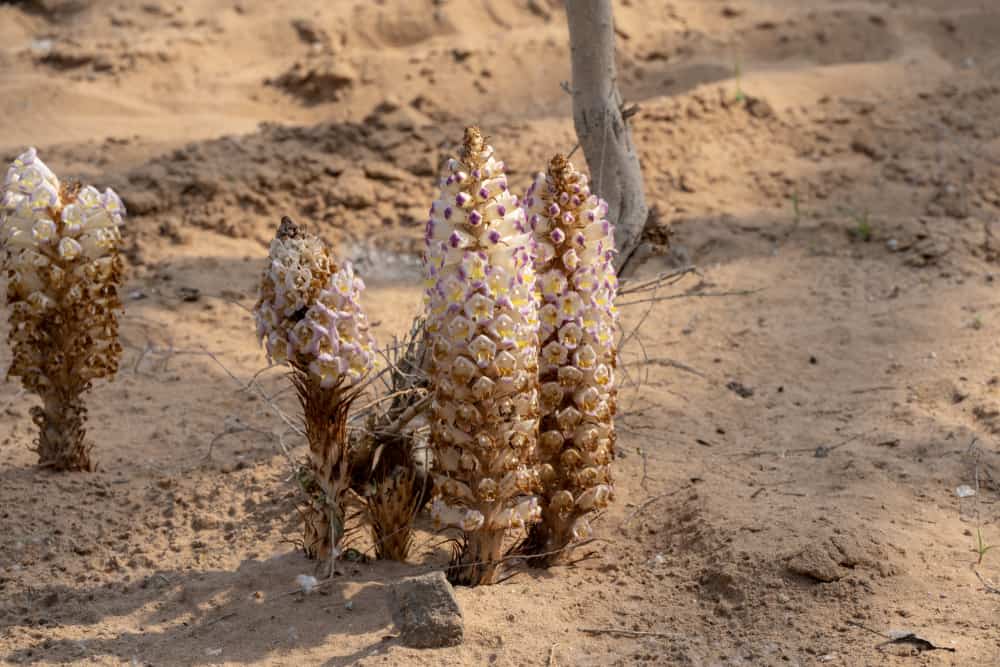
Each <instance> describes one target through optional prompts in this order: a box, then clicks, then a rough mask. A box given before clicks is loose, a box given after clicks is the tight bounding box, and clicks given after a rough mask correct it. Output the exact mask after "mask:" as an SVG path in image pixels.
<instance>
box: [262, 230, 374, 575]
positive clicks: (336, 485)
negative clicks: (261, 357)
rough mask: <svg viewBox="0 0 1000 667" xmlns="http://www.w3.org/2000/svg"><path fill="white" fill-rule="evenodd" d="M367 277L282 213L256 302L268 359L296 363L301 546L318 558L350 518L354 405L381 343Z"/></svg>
mask: <svg viewBox="0 0 1000 667" xmlns="http://www.w3.org/2000/svg"><path fill="white" fill-rule="evenodd" d="M363 290H364V283H363V282H362V281H361V279H360V278H359V277H357V276H356V275H355V274H354V270H353V269H352V267H351V265H350V264H349V263H346V264H344V265H340V264H338V263H337V262H336V260H335V259H334V258H333V256H332V253H331V252H330V250H329V248H328V247H327V246H326V244H325V243H323V241H321V240H320V239H319V238H317V237H315V236H312V235H310V234H307V233H305V232H304V231H303V230H302V229H300V228H299V227H298V226H297V225H296V224H295V223H294V222H292V220H290V219H289V218H287V217H286V218H283V219H282V221H281V226H280V227H279V228H278V233H277V236H276V237H275V239H274V240H273V241H272V242H271V248H270V253H269V256H268V264H267V267H266V269H265V270H264V275H263V277H262V278H261V282H260V296H259V299H258V301H257V305H256V307H255V308H254V315H255V319H256V322H257V335H258V336H259V337H260V339H261V340H262V341H263V343H264V347H265V348H266V350H267V355H268V358H269V359H270V360H271V361H272V362H274V363H285V364H288V365H289V366H291V368H292V374H291V377H292V382H293V384H294V386H295V389H296V392H297V393H298V398H299V402H300V404H301V406H302V411H303V421H304V423H305V433H306V439H307V440H308V442H309V465H308V466H306V467H304V468H302V469H301V470H300V480H299V481H300V483H301V484H302V487H303V489H304V490H305V491H306V493H307V495H308V496H309V498H310V501H309V503H308V504H307V505H306V507H305V508H304V509H303V511H302V515H303V521H304V528H303V545H304V547H305V551H306V554H307V555H308V556H310V557H312V558H319V559H328V558H329V559H331V560H335V559H336V557H337V555H339V549H340V541H341V538H342V537H343V535H344V531H345V524H346V507H347V504H348V501H349V494H350V492H351V474H352V457H351V453H350V447H349V442H348V437H347V419H348V412H349V410H350V408H351V404H352V403H353V402H354V400H355V399H356V398H357V396H358V394H359V392H360V391H361V389H362V387H363V383H364V380H365V379H366V378H367V377H368V375H369V373H370V372H371V371H372V369H373V368H374V367H375V354H376V352H375V342H374V339H373V338H372V336H371V334H370V333H369V331H368V320H367V317H366V316H365V312H364V310H363V309H362V307H361V300H360V297H361V292H362V291H363Z"/></svg>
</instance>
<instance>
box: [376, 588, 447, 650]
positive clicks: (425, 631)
mask: <svg viewBox="0 0 1000 667" xmlns="http://www.w3.org/2000/svg"><path fill="white" fill-rule="evenodd" d="M389 606H390V608H391V609H392V618H393V621H395V623H396V627H397V628H398V629H399V640H400V642H401V643H402V644H403V646H408V647H410V648H441V647H444V646H457V645H459V644H461V643H462V641H463V639H464V636H465V622H464V620H463V618H462V610H461V608H459V606H458V600H456V599H455V590H454V589H453V588H452V587H451V584H449V583H448V579H447V578H446V577H445V575H444V572H441V571H438V572H432V573H430V574H425V575H421V576H419V577H410V578H408V579H403V580H402V581H399V582H396V583H395V584H393V585H392V586H391V588H390V589H389Z"/></svg>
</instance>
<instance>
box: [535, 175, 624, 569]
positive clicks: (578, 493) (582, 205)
mask: <svg viewBox="0 0 1000 667" xmlns="http://www.w3.org/2000/svg"><path fill="white" fill-rule="evenodd" d="M532 187H533V191H534V192H538V193H544V194H542V195H539V196H538V197H536V199H537V201H534V202H532V204H531V206H530V208H529V210H528V213H529V216H530V219H531V220H532V221H535V218H536V216H537V217H538V220H537V222H535V224H534V226H533V229H534V230H535V238H536V241H537V244H538V254H537V258H536V261H535V270H536V272H537V273H538V275H539V277H540V278H539V281H538V286H539V290H540V296H541V300H542V306H541V308H540V310H539V316H540V320H541V330H542V331H543V332H544V339H543V340H541V341H540V348H539V349H540V350H541V351H542V354H541V355H540V359H539V378H540V380H541V381H542V382H543V385H542V387H543V400H542V405H541V408H542V419H541V426H540V435H539V443H540V445H539V450H540V451H541V452H542V462H543V464H544V465H546V466H550V469H551V470H552V471H553V474H552V475H550V476H549V477H548V478H547V482H546V483H545V486H544V497H545V498H544V502H543V520H542V523H541V524H538V525H537V527H536V528H535V530H534V532H533V538H532V539H531V540H530V543H531V544H532V545H533V548H534V549H535V553H536V554H545V553H551V552H553V551H562V550H563V549H564V548H565V547H566V546H567V545H568V544H569V543H570V542H572V541H574V540H577V539H580V538H581V537H582V536H584V535H586V534H588V532H589V524H588V523H587V515H588V514H590V513H592V512H593V511H595V510H597V509H599V508H601V507H603V506H604V505H605V504H607V502H608V501H609V500H610V499H611V497H612V489H613V487H612V483H611V468H610V463H611V460H612V458H613V448H614V421H613V418H614V402H615V401H614V396H615V388H614V382H613V372H612V371H613V369H614V367H615V361H616V359H615V347H614V341H613V339H614V335H613V332H614V330H615V327H616V324H617V322H616V318H617V313H616V311H615V309H614V303H613V302H614V297H615V290H616V286H617V280H616V278H615V269H614V265H613V264H612V262H611V259H610V257H609V255H613V253H610V252H609V251H608V249H609V248H613V244H614V237H613V233H612V232H613V230H612V228H611V225H610V223H608V222H607V220H606V219H605V214H606V211H607V205H606V204H605V203H604V202H603V201H601V200H599V199H597V198H596V197H592V196H591V195H590V191H589V188H588V187H587V180H586V176H584V175H583V174H581V173H580V172H578V171H576V170H575V169H574V168H573V167H572V165H570V164H569V163H568V161H566V160H565V159H564V158H562V157H560V156H557V157H556V158H553V160H552V162H551V164H550V166H549V170H548V173H543V174H539V176H538V177H536V179H535V182H534V183H533V186H532ZM598 221H600V223H601V224H599V225H598V224H596V223H597V222H598ZM567 238H572V239H573V244H572V246H571V247H566V246H565V245H562V244H563V243H564V242H565V240H566V239H567ZM549 242H551V244H552V245H550V244H549ZM553 246H554V247H553ZM581 258H587V259H586V261H583V260H582V259H581ZM569 350H572V351H573V354H567V352H568V351H569Z"/></svg>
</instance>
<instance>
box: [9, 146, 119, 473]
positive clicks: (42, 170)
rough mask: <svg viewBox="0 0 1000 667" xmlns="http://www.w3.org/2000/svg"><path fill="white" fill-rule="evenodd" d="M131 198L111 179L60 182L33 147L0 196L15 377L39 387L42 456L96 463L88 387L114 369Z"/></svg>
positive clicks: (65, 464)
mask: <svg viewBox="0 0 1000 667" xmlns="http://www.w3.org/2000/svg"><path fill="white" fill-rule="evenodd" d="M124 215H125V208H124V207H123V206H122V202H121V199H119V198H118V195H116V194H115V193H114V192H113V191H112V190H111V189H107V190H105V191H104V192H103V193H102V192H99V191H98V190H97V189H96V188H93V187H91V186H89V185H88V186H86V187H80V186H79V185H78V184H77V185H66V184H62V183H60V182H59V179H58V178H56V176H55V174H53V173H52V171H51V170H50V169H49V168H48V167H47V166H46V165H45V163H43V162H42V161H41V160H40V159H39V158H38V154H37V153H36V151H35V149H34V148H31V149H28V150H27V151H26V152H25V153H23V154H22V155H20V156H19V157H18V158H17V159H15V160H14V163H13V164H12V165H11V166H10V169H9V170H8V171H7V177H6V180H5V181H4V188H3V199H2V203H0V247H2V250H3V267H4V269H5V270H6V273H7V278H8V284H7V303H8V304H9V305H10V343H11V347H12V348H13V359H12V361H11V364H10V368H9V369H8V371H7V375H8V376H9V377H19V378H21V383H22V384H23V386H24V388H25V389H27V390H28V391H30V392H33V393H35V394H38V396H39V397H40V398H41V399H42V405H40V406H35V407H33V408H32V409H31V416H32V419H33V420H34V422H35V424H36V425H37V426H38V428H39V435H38V440H37V442H36V446H37V452H38V463H39V465H41V466H44V467H50V468H53V469H55V470H93V469H94V464H93V461H92V460H91V458H90V451H91V449H92V447H93V445H91V444H89V443H88V442H87V441H86V431H85V421H86V416H87V409H86V407H85V406H84V403H83V393H84V392H85V391H87V390H88V389H89V388H90V386H91V383H92V382H93V381H94V380H96V379H99V378H106V377H111V376H113V375H114V374H115V372H116V371H117V370H118V359H119V357H120V356H121V351H122V348H121V344H120V343H119V341H118V312H119V311H120V310H121V307H122V304H121V301H120V300H119V298H118V287H119V286H120V284H121V279H122V271H123V263H122V258H121V256H120V255H119V246H120V244H121V233H120V231H119V229H118V228H119V226H120V225H121V224H122V217H123V216H124Z"/></svg>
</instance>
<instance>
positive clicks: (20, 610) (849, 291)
mask: <svg viewBox="0 0 1000 667" xmlns="http://www.w3.org/2000/svg"><path fill="white" fill-rule="evenodd" d="M556 4H557V3H549V2H545V1H535V2H523V1H521V0H492V1H488V0H484V1H483V2H478V1H477V2H472V1H469V2H459V1H458V0H451V1H448V2H445V1H439V2H433V3H430V2H423V1H420V2H404V1H403V0H383V1H381V2H365V3H362V2H319V1H316V0H311V1H303V0H299V1H297V2H291V1H287V0H283V1H270V0H269V1H264V0H237V1H236V2H215V1H210V0H195V1H192V2H184V3H181V2H177V3H166V2H162V1H159V0H153V1H145V2H138V1H133V0H117V1H115V2H110V1H108V2H105V1H102V0H89V1H88V0H34V1H26V2H14V3H11V2H0V157H2V158H3V160H4V161H7V160H9V159H10V158H12V157H13V156H14V155H16V154H17V153H18V152H20V151H21V150H23V149H24V148H25V147H26V146H28V145H36V146H38V148H39V149H40V150H41V152H42V155H43V157H44V158H45V159H46V160H47V161H48V162H49V163H50V164H51V165H52V166H53V167H54V168H56V170H57V171H58V172H59V173H60V174H62V175H63V176H66V177H69V176H79V177H81V178H84V179H86V180H88V181H93V182H94V183H95V184H98V185H104V184H111V185H113V186H114V187H115V188H116V189H117V190H118V191H119V192H120V193H121V194H122V196H123V197H124V198H125V200H126V203H127V204H128V206H129V208H130V211H131V213H132V215H131V217H130V218H129V220H128V226H127V236H128V238H127V244H128V257H129V263H130V269H129V277H128V285H127V287H126V290H125V293H126V295H127V299H126V301H127V304H126V307H127V312H126V314H125V316H124V320H123V337H124V339H125V344H126V352H125V357H124V359H123V364H122V369H121V372H120V373H119V375H118V377H117V378H115V380H114V381H113V382H110V383H107V382H105V383H101V384H100V385H99V386H98V387H96V388H95V390H94V391H93V393H92V394H91V396H90V398H89V405H90V407H91V420H90V433H91V436H92V438H93V440H94V442H95V443H96V452H95V454H96V458H97V460H98V462H99V464H100V470H99V471H98V472H96V473H94V474H88V475H63V476H57V475H53V474H49V473H46V472H39V471H37V470H36V469H34V468H33V467H32V463H33V456H32V454H31V452H29V451H28V449H27V448H28V445H29V444H30V443H31V440H32V435H33V434H32V428H33V427H32V426H31V424H30V420H29V417H28V409H29V407H30V405H31V404H32V403H31V399H30V397H27V396H25V395H23V394H22V393H20V391H19V386H18V385H17V384H15V383H3V384H0V663H4V664H7V663H10V664H21V663H34V664H57V663H58V664H62V663H76V662H80V663H86V664H102V665H119V664H132V665H216V664H227V665H240V664H255V665H257V664H259V665H265V664H266V665H353V664H358V665H362V664H364V665H375V664H392V665H396V664H399V665H403V664H406V665H411V664H412V665H465V664H468V665H484V664H495V665H631V664H657V665H852V666H853V665H996V664H1000V630H998V619H1000V590H998V589H997V588H993V589H991V588H990V587H989V585H988V584H987V583H984V580H985V581H992V582H1000V551H998V550H995V551H989V552H987V553H985V555H984V557H983V559H982V563H981V564H980V565H979V566H978V568H974V565H975V563H976V561H977V559H978V556H977V554H976V552H975V549H974V546H975V543H976V535H977V531H981V534H982V537H983V540H984V541H985V543H986V544H997V545H1000V523H998V518H1000V512H998V505H997V503H998V501H1000V449H998V445H997V434H998V433H1000V401H998V391H1000V389H998V385H1000V379H998V374H1000V370H998V369H997V368H996V367H994V366H993V362H994V361H995V360H996V359H997V358H998V352H1000V350H998V343H997V335H996V332H997V330H998V328H1000V300H998V299H997V296H996V281H995V278H994V276H995V273H996V272H997V263H998V261H1000V245H998V244H1000V241H998V240H997V239H996V238H994V232H993V231H992V229H993V228H992V227H991V225H992V223H993V221H994V220H995V218H996V217H997V213H998V209H1000V114H998V109H1000V84H998V79H1000V46H998V45H997V40H996V35H997V34H998V33H1000V8H998V7H996V5H995V3H993V2H990V1H989V0H948V1H947V2H946V1H944V0H906V1H905V2H895V1H891V0H885V1H883V0H853V1H839V0H838V1H834V0H796V1H790V0H762V1H757V2H752V1H750V0H727V1H726V2H719V1H716V0H674V1H672V2H662V1H661V2H656V1H653V0H632V1H630V2H626V1H624V0H622V1H621V2H619V3H617V7H616V11H617V14H618V24H619V26H618V33H619V39H620V54H619V60H620V69H621V83H622V87H623V89H624V91H625V94H626V95H627V97H628V99H629V100H630V101H634V102H638V103H640V105H641V107H642V110H641V113H640V114H639V115H638V116H637V117H636V118H635V119H634V125H633V128H634V133H635V138H636V141H637V143H638V146H639V149H640V152H641V154H642V159H643V167H644V170H645V176H646V186H647V196H648V199H649V200H650V202H651V203H654V204H655V205H656V206H657V208H658V212H659V217H658V220H659V222H658V223H656V224H653V225H652V226H651V227H650V229H649V230H648V233H647V241H646V244H645V245H644V247H643V250H642V257H643V258H645V260H644V262H643V263H642V265H641V266H639V267H638V268H637V269H636V270H635V274H636V276H637V277H643V276H651V275H655V274H656V273H658V272H661V271H666V270H671V269H676V268H678V267H680V266H684V265H686V264H689V263H690V264H694V265H695V266H697V267H698V273H697V274H690V275H688V276H686V277H685V278H684V279H683V280H682V281H681V282H679V283H677V284H676V285H674V286H672V287H669V288H665V289H663V290H661V291H659V292H658V293H657V296H684V297H685V298H675V299H668V300H657V301H653V302H649V303H633V304H631V305H628V303H627V302H625V301H624V300H623V311H624V313H625V318H624V328H625V331H626V332H627V333H629V332H635V333H634V335H632V336H631V337H630V339H629V341H628V342H627V343H626V345H625V347H624V350H623V360H622V361H623V366H624V368H625V370H626V371H627V373H626V374H625V383H624V384H625V386H623V388H622V392H621V401H620V410H621V414H620V418H619V422H618V424H619V442H620V444H621V455H622V457H621V460H620V461H619V463H618V479H619V485H618V489H619V494H618V496H619V501H618V503H617V504H616V505H615V506H613V507H612V508H611V509H610V511H608V512H607V514H606V515H605V517H604V518H603V520H602V521H601V523H600V526H599V531H598V536H599V537H600V538H601V541H600V542H598V543H596V544H595V545H592V546H590V547H588V549H587V550H588V551H589V552H592V557H591V558H589V559H586V560H584V561H582V562H580V563H578V564H576V565H574V566H572V567H568V568H560V569H556V570H553V571H551V572H547V573H542V572H528V573H525V574H521V575H519V576H516V577H514V578H513V579H511V580H510V581H508V582H507V583H505V584H503V585H500V586H496V587H492V588H482V589H474V590H469V589H462V590H459V591H458V597H459V600H460V602H461V603H462V605H463V607H464V609H465V612H466V630H467V640H466V642H465V643H464V644H463V645H462V646H460V647H456V648H452V649H446V650H434V651H416V650H411V649H406V648H403V647H401V646H399V644H398V642H397V641H396V640H395V639H394V638H393V637H394V628H393V625H392V622H391V619H390V616H389V610H388V607H387V603H386V599H385V586H386V582H388V581H390V580H392V579H394V578H396V577H399V576H403V575H405V574H409V573H416V572H423V571H427V570H430V569H433V568H435V567H439V566H440V564H441V563H442V562H444V561H445V560H446V558H447V552H446V550H445V549H444V548H443V547H440V546H436V545H437V543H438V542H439V539H438V538H437V537H436V536H434V535H432V534H430V533H428V532H421V534H420V539H419V541H418V544H419V548H418V549H417V553H416V555H415V557H414V559H413V563H411V564H406V565H400V564H387V563H371V564H350V563H349V564H345V565H344V566H343V568H342V570H343V572H342V573H341V574H340V575H339V576H338V577H337V578H336V580H335V581H334V583H333V584H331V585H329V586H328V587H327V588H326V589H325V590H323V591H322V592H320V593H313V594H311V595H309V596H305V597H303V596H302V595H300V594H294V593H290V591H293V590H294V589H295V584H294V578H295V576H296V575H297V574H300V573H310V572H312V571H313V570H312V568H313V566H312V564H311V563H310V562H307V561H306V560H305V559H304V558H303V556H302V555H301V554H300V553H299V552H298V551H296V549H295V547H294V545H293V544H292V541H293V540H294V539H295V538H296V537H297V536H298V532H299V527H298V525H297V515H296V513H295V510H294V505H295V500H296V496H295V490H294V487H293V485H292V484H291V483H290V482H289V481H288V469H287V465H286V463H285V460H284V459H283V458H282V457H281V456H280V455H278V453H277V448H276V439H277V436H278V434H280V433H282V431H283V429H284V427H283V424H282V423H281V422H280V420H279V419H278V418H277V417H275V415H274V414H273V413H272V412H271V411H270V410H269V409H268V407H267V406H266V405H265V404H264V403H263V402H262V401H261V400H259V399H256V398H255V397H254V396H253V395H251V394H252V393H251V392H247V391H244V390H242V387H243V386H244V385H245V383H246V382H248V381H249V379H250V378H251V376H252V375H253V374H254V373H255V372H256V371H258V370H260V369H261V368H263V367H264V366H265V359H264V356H263V354H262V352H261V350H260V349H259V347H258V346H257V345H256V342H255V340H254V338H253V327H252V320H251V316H250V313H249V311H248V309H249V307H250V306H251V305H252V303H253V299H254V289H255V284H256V281H257V277H258V272H259V270H260V268H261V259H262V257H263V256H264V254H265V251H266V250H265V247H266V242H267V240H268V238H269V237H270V236H271V234H272V233H273V229H274V226H275V224H276V223H277V220H278V218H279V217H280V216H281V215H282V214H286V213H287V214H290V215H292V216H293V217H295V218H296V219H299V220H301V221H308V222H311V223H312V224H313V227H314V229H316V230H317V231H318V232H320V233H321V234H322V235H323V236H325V237H326V238H328V239H329V240H330V241H332V242H334V243H336V244H338V247H339V248H340V249H341V252H342V254H343V255H344V256H347V257H350V258H352V259H354V260H355V261H356V262H357V264H358V266H359V269H360V270H361V271H362V272H363V274H364V276H365V278H366V280H367V281H368V283H369V285H370V288H369V291H368V293H367V296H366V299H367V305H368V307H369V308H370V311H371V319H372V320H374V321H375V322H377V323H378V325H377V327H376V332H377V334H378V336H379V337H380V340H381V341H382V342H383V343H386V342H389V340H390V339H391V337H392V335H393V334H400V333H402V332H403V331H405V330H406V328H407V326H408V324H409V322H410V319H411V318H412V317H413V316H415V315H416V314H417V313H418V309H419V293H418V291H417V290H416V288H415V287H414V283H415V277H416V276H417V275H418V271H419V263H418V260H417V258H416V254H415V253H416V252H418V251H419V248H420V245H421V241H420V237H421V231H422V230H421V225H422V221H423V215H424V211H425V209H426V207H427V205H428V202H429V201H430V199H429V198H430V196H431V194H432V192H433V187H434V173H435V170H436V168H437V165H438V163H439V161H440V160H441V158H442V157H443V156H447V155H448V154H449V152H450V151H452V150H453V149H454V147H455V142H456V141H457V140H458V139H459V137H460V134H461V128H462V126H463V124H465V123H470V122H478V123H480V124H482V126H483V127H484V129H485V131H486V132H487V133H488V134H489V135H491V136H492V138H493V142H494V144H495V145H496V147H497V149H498V151H499V152H500V153H501V154H502V156H503V157H504V158H505V159H506V160H507V162H508V164H509V165H510V166H511V170H512V183H513V184H514V185H515V186H518V187H523V186H525V185H526V184H527V182H528V180H529V177H530V174H531V173H532V172H533V171H535V170H537V169H538V168H540V167H541V166H542V165H543V164H544V162H545V161H546V159H547V158H548V157H549V156H550V155H551V154H552V153H553V152H555V151H557V150H562V151H565V150H568V149H569V148H570V147H571V146H572V145H573V143H574V140H573V131H572V123H571V121H570V119H569V111H570V104H569V99H568V96H567V95H566V94H565V92H563V90H562V89H561V87H560V82H561V81H564V80H566V79H568V78H569V65H568V52H567V36H566V29H565V21H564V17H563V15H562V13H561V10H559V9H558V8H557V7H556V6H555V5H556ZM668 240H669V247H668ZM182 288H184V289H182ZM192 289H194V290H197V293H196V297H194V296H192V295H195V292H192V291H191V290H192ZM734 292H735V293H737V294H733V293H734ZM713 294H714V295H719V294H722V295H721V296H711V295H713ZM727 294H728V295H727ZM185 297H187V298H195V300H193V301H189V300H185ZM4 319H5V318H4ZM0 326H2V325H0ZM0 333H5V332H0ZM0 349H2V351H0V366H5V365H6V363H7V361H8V360H9V358H10V357H9V350H8V349H6V347H5V346H4V347H3V348H0ZM209 353H211V356H210V355H209ZM217 362H218V363H217ZM223 367H224V368H225V369H226V370H224V369H223ZM227 371H228V372H227ZM229 373H231V374H232V376H230V375H229ZM233 376H235V377H233ZM259 382H260V386H262V387H263V388H264V389H265V391H267V392H268V393H271V394H275V393H277V392H283V393H279V394H277V395H278V399H277V400H278V402H279V403H280V404H281V405H283V406H285V407H286V408H288V409H289V410H291V409H292V407H291V406H292V399H291V396H290V394H289V393H288V391H287V383H286V380H285V379H284V378H283V377H282V375H281V374H280V373H278V372H274V371H272V372H269V373H264V374H263V375H261V376H260V378H259ZM291 444H292V445H294V447H295V448H296V451H301V447H302V445H301V443H298V442H294V441H292V442H291ZM210 448H211V454H210V455H209V452H210ZM962 484H966V485H970V486H976V485H977V484H978V487H979V493H978V495H976V496H974V497H970V498H965V499H959V498H958V497H957V496H956V493H955V489H956V487H958V486H959V485H962ZM361 546H362V548H363V545H361ZM974 569H978V572H979V573H980V574H981V576H982V577H983V578H984V580H980V579H979V578H977V576H976V574H975V571H974ZM855 623H857V624H861V625H864V626H867V627H868V628H871V629H873V630H877V631H880V632H886V631H889V630H907V631H912V632H915V633H917V634H918V635H919V636H921V637H924V638H926V639H927V640H929V641H931V642H933V643H934V644H937V645H939V646H942V647H946V648H952V649H955V652H948V651H944V650H937V651H929V652H925V653H922V654H920V655H916V650H915V648H914V647H913V646H908V645H892V646H887V647H882V648H881V649H880V648H877V645H878V644H879V643H880V642H882V641H883V640H882V639H880V638H879V637H877V636H875V635H874V634H871V633H870V632H868V631H866V630H864V629H862V628H860V627H858V625H854V624H855ZM586 628H591V629H598V630H607V629H613V628H617V629H623V628H624V629H628V630H632V631H634V633H633V634H635V636H621V635H615V634H611V633H608V632H603V631H602V632H598V633H588V632H585V631H584V629H586ZM641 633H654V634H647V635H643V634H641Z"/></svg>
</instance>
